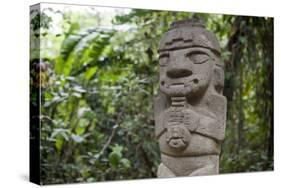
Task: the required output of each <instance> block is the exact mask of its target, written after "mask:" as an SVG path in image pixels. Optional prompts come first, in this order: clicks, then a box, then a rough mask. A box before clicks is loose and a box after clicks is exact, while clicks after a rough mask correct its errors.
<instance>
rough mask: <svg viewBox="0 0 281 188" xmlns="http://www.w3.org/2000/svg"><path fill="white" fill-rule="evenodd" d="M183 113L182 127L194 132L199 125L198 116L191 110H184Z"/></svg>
mask: <svg viewBox="0 0 281 188" xmlns="http://www.w3.org/2000/svg"><path fill="white" fill-rule="evenodd" d="M183 113H184V120H183V123H184V125H185V126H186V127H187V128H188V129H189V130H190V131H194V130H195V129H196V128H197V127H198V124H199V117H200V115H199V114H198V113H196V112H195V111H193V110H191V109H185V110H184V111H183Z"/></svg>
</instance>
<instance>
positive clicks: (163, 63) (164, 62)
mask: <svg viewBox="0 0 281 188" xmlns="http://www.w3.org/2000/svg"><path fill="white" fill-rule="evenodd" d="M169 59H170V55H169V54H168V53H165V54H161V55H160V56H159V64H160V66H166V65H168V63H169Z"/></svg>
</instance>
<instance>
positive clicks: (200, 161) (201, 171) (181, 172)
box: [157, 154, 219, 178]
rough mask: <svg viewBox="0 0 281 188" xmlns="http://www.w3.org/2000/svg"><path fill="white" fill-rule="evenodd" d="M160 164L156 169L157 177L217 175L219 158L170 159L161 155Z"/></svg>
mask: <svg viewBox="0 0 281 188" xmlns="http://www.w3.org/2000/svg"><path fill="white" fill-rule="evenodd" d="M161 159H162V163H161V164H160V165H159V167H158V171H157V177H159V178H168V177H176V176H203V175H215V174H218V173H219V156H218V155H204V156H192V157H190V156H189V157H172V156H168V155H164V154H162V155H161Z"/></svg>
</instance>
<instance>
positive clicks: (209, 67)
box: [154, 19, 226, 177]
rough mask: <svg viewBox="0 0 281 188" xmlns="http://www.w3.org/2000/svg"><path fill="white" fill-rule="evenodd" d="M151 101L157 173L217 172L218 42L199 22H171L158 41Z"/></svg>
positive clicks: (221, 118) (220, 133) (222, 106)
mask: <svg viewBox="0 0 281 188" xmlns="http://www.w3.org/2000/svg"><path fill="white" fill-rule="evenodd" d="M158 51H159V65H160V79H159V80H160V83H159V84H160V91H159V95H158V96H157V97H156V98H155V101H154V116H155V124H156V127H155V134H156V138H157V139H158V141H159V146H160V151H161V160H162V163H161V164H160V165H159V168H158V173H157V176H158V177H174V176H194V175H210V174H217V173H218V169H219V155H220V150H221V143H222V141H223V140H224V135H225V122H226V98H225V97H224V96H223V95H222V91H223V87H224V70H223V64H222V63H221V60H220V48H219V43H218V41H217V39H216V37H215V35H214V34H213V33H211V32H210V31H208V30H206V29H205V26H204V23H203V22H202V21H200V20H194V19H190V20H183V21H177V22H174V23H173V24H172V25H171V28H170V29H169V31H167V33H165V34H164V36H163V37H162V39H161V41H160V43H159V49H158Z"/></svg>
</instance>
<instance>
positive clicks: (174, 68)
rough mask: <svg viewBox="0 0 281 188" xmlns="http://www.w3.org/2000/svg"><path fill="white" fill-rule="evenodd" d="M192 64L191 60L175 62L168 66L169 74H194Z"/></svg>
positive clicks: (177, 76) (172, 76)
mask: <svg viewBox="0 0 281 188" xmlns="http://www.w3.org/2000/svg"><path fill="white" fill-rule="evenodd" d="M191 68H192V67H191V64H190V63H189V62H173V63H171V66H170V67H168V70H167V76H168V77H170V78H181V77H188V76H190V75H191V74H192V69H191Z"/></svg>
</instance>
